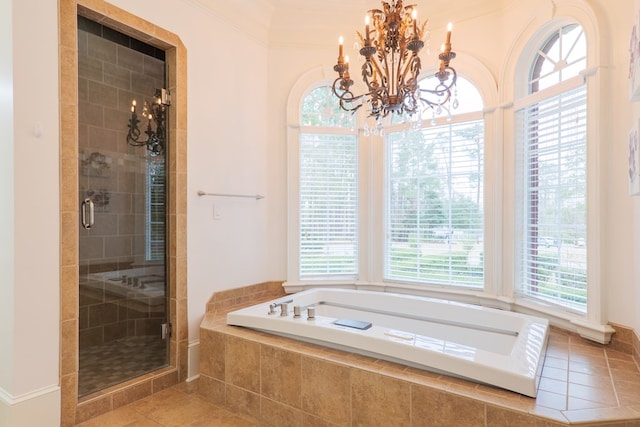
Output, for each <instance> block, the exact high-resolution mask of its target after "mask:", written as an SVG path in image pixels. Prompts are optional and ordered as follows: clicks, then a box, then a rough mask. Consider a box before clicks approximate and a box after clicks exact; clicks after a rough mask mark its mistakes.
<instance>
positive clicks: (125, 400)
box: [113, 380, 152, 408]
mask: <svg viewBox="0 0 640 427" xmlns="http://www.w3.org/2000/svg"><path fill="white" fill-rule="evenodd" d="M151 391H152V382H151V380H146V381H142V382H140V383H139V384H133V385H131V386H129V387H126V388H125V389H123V390H118V391H116V392H114V393H113V407H114V408H120V407H122V406H125V405H128V404H129V403H131V402H134V401H136V400H140V399H143V398H145V397H147V396H150V395H151Z"/></svg>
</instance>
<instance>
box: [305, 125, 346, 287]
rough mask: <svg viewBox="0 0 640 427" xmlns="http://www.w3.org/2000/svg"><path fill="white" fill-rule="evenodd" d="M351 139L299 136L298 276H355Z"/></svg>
mask: <svg viewBox="0 0 640 427" xmlns="http://www.w3.org/2000/svg"><path fill="white" fill-rule="evenodd" d="M357 160H358V151H357V137H356V135H340V134H320V133H303V134H301V135H300V169H299V170H300V172H299V173H300V181H299V184H300V190H299V191H300V211H299V212H300V277H301V278H305V279H313V278H314V277H316V278H328V277H329V276H331V277H330V278H336V277H350V278H353V277H356V275H357V272H358V244H357V243H358V161H357Z"/></svg>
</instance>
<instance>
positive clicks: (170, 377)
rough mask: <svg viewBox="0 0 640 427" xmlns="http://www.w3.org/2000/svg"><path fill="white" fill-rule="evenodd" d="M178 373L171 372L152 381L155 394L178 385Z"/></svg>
mask: <svg viewBox="0 0 640 427" xmlns="http://www.w3.org/2000/svg"><path fill="white" fill-rule="evenodd" d="M178 381H179V379H178V371H171V372H167V373H165V374H161V375H158V376H156V377H154V378H153V379H152V388H153V393H157V392H158V391H161V390H164V389H166V388H169V387H171V386H174V385H176V384H178Z"/></svg>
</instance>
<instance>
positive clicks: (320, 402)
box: [301, 357, 351, 426]
mask: <svg viewBox="0 0 640 427" xmlns="http://www.w3.org/2000/svg"><path fill="white" fill-rule="evenodd" d="M301 370H302V378H303V381H302V387H301V393H302V409H303V411H304V412H307V413H309V414H311V415H313V416H316V417H319V418H321V419H324V420H327V421H330V422H331V423H334V424H336V425H343V426H346V425H349V424H350V422H351V370H350V369H349V368H347V367H345V366H341V365H338V364H336V363H332V362H329V361H325V360H321V359H317V358H314V357H303V358H302V364H301Z"/></svg>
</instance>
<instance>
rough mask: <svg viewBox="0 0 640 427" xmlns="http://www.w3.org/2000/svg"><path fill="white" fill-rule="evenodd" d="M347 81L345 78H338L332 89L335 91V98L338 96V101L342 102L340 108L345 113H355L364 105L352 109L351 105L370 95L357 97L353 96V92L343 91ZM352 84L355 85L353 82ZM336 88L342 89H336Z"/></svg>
mask: <svg viewBox="0 0 640 427" xmlns="http://www.w3.org/2000/svg"><path fill="white" fill-rule="evenodd" d="M345 80H346V79H345V78H343V77H338V78H337V79H335V80H334V82H333V86H332V87H331V89H332V91H333V94H334V95H335V96H337V97H338V99H339V100H340V107H341V108H342V109H343V110H345V111H349V112H354V111H356V110H357V109H358V108H360V107H362V103H360V104H359V105H356V106H355V107H351V105H350V104H352V103H353V102H356V101H358V100H360V99H361V98H363V97H364V96H367V95H368V93H365V94H362V95H358V96H355V95H354V94H353V92H351V90H348V89H347V90H343V89H342V87H343V85H344V82H345ZM351 83H353V82H351ZM349 86H350V84H349ZM336 87H340V89H336Z"/></svg>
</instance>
